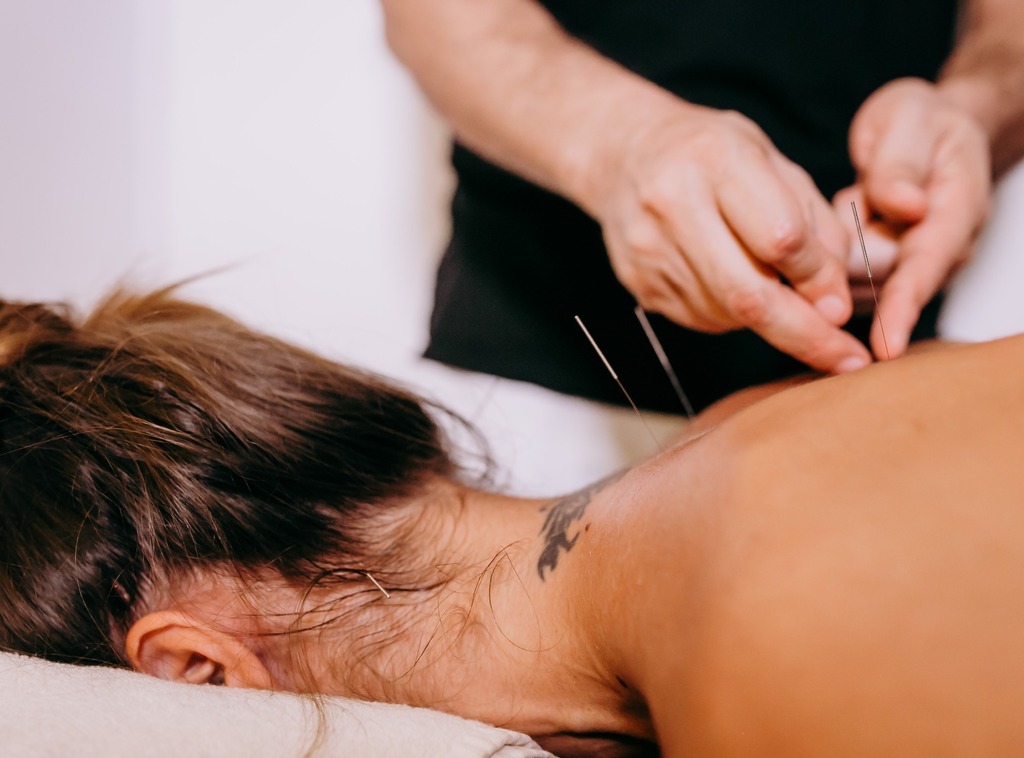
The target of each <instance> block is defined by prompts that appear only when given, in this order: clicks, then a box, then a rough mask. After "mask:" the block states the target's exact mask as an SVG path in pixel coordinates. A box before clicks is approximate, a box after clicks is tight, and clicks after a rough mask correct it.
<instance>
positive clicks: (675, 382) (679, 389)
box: [633, 305, 697, 419]
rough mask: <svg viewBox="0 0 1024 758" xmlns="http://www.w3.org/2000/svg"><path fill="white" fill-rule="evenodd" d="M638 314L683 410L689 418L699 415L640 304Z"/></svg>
mask: <svg viewBox="0 0 1024 758" xmlns="http://www.w3.org/2000/svg"><path fill="white" fill-rule="evenodd" d="M633 312H634V313H635V314H636V318H637V320H638V321H639V322H640V326H642V327H643V329H644V334H646V335H647V341H648V342H650V343H651V347H652V348H654V352H655V354H656V355H657V356H658V362H659V363H661V367H662V369H664V371H665V374H666V375H667V376H668V380H669V381H670V382H671V383H672V389H673V390H675V393H676V397H678V398H679V402H680V403H682V404H683V410H684V411H686V416H687V417H688V418H691V419H692V418H693V417H694V416H695V415H697V414H696V413H695V412H694V410H693V406H692V405H690V399H689V398H688V397H686V393H685V392H683V385H682V384H680V383H679V377H678V376H676V372H675V371H674V370H673V369H672V364H671V363H670V362H669V359H668V355H667V354H666V353H665V348H663V347H662V346H661V340H659V339H658V335H657V334H655V333H654V327H652V326H651V322H650V321H648V320H647V314H646V313H644V309H643V308H641V307H640V306H639V305H637V306H636V308H634V309H633Z"/></svg>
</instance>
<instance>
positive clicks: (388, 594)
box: [363, 571, 391, 598]
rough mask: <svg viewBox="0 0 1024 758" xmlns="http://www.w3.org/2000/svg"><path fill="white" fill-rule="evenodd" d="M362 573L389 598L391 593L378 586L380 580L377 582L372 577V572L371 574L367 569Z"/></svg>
mask: <svg viewBox="0 0 1024 758" xmlns="http://www.w3.org/2000/svg"><path fill="white" fill-rule="evenodd" d="M363 573H364V574H365V575H366V578H367V579H369V580H370V581H371V582H373V584H374V586H375V587H376V588H377V589H379V590H380V591H381V592H383V593H384V597H386V598H390V597H391V593H390V592H388V591H387V590H386V589H384V588H383V587H381V586H380V582H378V581H377V580H376V579H374V578H373V574H371V573H370V572H369V571H364V572H363Z"/></svg>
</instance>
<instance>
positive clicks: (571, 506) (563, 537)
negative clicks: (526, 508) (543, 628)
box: [537, 471, 626, 581]
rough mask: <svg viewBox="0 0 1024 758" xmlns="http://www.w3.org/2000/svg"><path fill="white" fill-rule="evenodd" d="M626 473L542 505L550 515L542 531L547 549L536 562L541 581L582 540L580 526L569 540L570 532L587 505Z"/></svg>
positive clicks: (614, 475)
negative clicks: (563, 554) (564, 554)
mask: <svg viewBox="0 0 1024 758" xmlns="http://www.w3.org/2000/svg"><path fill="white" fill-rule="evenodd" d="M625 473H626V472H625V471H623V472H620V473H618V474H613V475H612V476H609V477H608V478H606V479H602V480H601V481H599V482H595V483H594V484H591V485H590V486H589V487H586V488H584V489H582V490H580V491H579V492H575V493H573V494H572V495H569V496H568V497H565V498H562V499H561V500H556V501H555V502H553V503H549V504H547V505H545V506H543V507H542V508H541V509H540V510H541V513H547V515H546V516H545V517H544V525H543V526H542V527H541V529H540V533H541V535H542V536H543V537H544V549H543V550H542V551H541V554H540V558H539V559H538V560H537V573H538V574H539V575H540V578H541V581H544V579H545V578H546V576H545V573H546V572H551V571H554V570H555V569H556V568H558V558H559V556H560V555H561V554H562V553H563V552H564V553H568V552H569V551H570V550H572V549H573V547H574V546H575V545H576V540H578V539H579V538H580V530H579V528H578V527H577V529H576V530H575V532H574V534H573V535H572V537H571V538H570V537H569V530H570V529H571V528H572V527H573V526H574V525H575V524H576V522H577V521H579V520H580V519H581V518H583V514H584V512H585V511H586V510H587V506H588V505H590V501H591V499H593V497H594V495H596V494H597V493H598V492H600V491H601V490H603V489H604V488H605V487H607V486H608V485H609V484H611V483H612V482H614V481H615V480H617V479H619V478H620V477H622V476H623V474H625Z"/></svg>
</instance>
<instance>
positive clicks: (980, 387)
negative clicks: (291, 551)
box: [128, 337, 1024, 756]
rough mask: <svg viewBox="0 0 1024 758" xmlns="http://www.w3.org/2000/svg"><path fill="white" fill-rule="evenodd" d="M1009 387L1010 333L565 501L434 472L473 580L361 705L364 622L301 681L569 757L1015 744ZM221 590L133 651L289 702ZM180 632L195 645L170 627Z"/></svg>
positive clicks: (402, 643)
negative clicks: (359, 652) (495, 491)
mask: <svg viewBox="0 0 1024 758" xmlns="http://www.w3.org/2000/svg"><path fill="white" fill-rule="evenodd" d="M1022 372H1024V337H1018V338H1012V339H1008V340H1002V341H999V342H994V343H988V344H984V345H977V346H963V347H955V348H950V349H948V350H944V351H933V352H928V353H925V354H922V355H916V356H911V357H908V358H905V359H903V360H900V361H895V362H891V363H884V364H877V365H876V366H873V367H871V368H870V369H867V370H865V371H863V372H858V373H856V374H852V375H848V376H842V377H834V378H831V379H826V380H822V381H817V382H812V383H808V384H804V385H800V386H796V387H792V388H789V389H787V390H785V391H782V392H779V393H777V394H775V395H772V396H770V397H768V398H765V399H757V401H756V402H752V403H751V404H749V405H748V406H747V407H745V408H742V409H733V410H738V412H736V413H735V414H734V415H731V416H728V414H727V413H724V412H723V413H722V414H721V417H720V418H718V419H713V420H712V422H711V423H708V425H707V427H706V428H705V429H704V430H703V431H702V433H700V434H698V435H696V436H695V437H694V438H693V439H691V440H689V441H688V442H685V443H683V444H681V445H679V446H677V447H675V448H674V449H672V450H670V451H668V452H666V453H664V454H662V455H660V456H658V457H656V458H654V459H652V460H651V461H649V462H648V463H646V464H644V465H642V466H640V467H638V468H636V469H633V470H632V471H630V472H628V473H626V474H624V475H622V476H621V477H619V478H617V479H613V480H610V481H608V482H606V483H603V484H599V485H596V486H595V487H593V488H592V489H590V490H588V491H585V492H582V493H576V494H575V495H572V496H569V497H567V498H563V499H560V500H557V501H523V500H520V499H517V498H510V497H505V496H499V495H490V494H485V493H476V492H471V491H466V490H464V489H461V488H458V487H457V486H455V485H451V484H444V483H439V484H438V487H439V488H441V490H439V491H438V492H440V493H442V494H443V493H445V492H447V493H448V494H447V495H444V496H443V497H442V498H441V500H443V501H444V502H446V503H447V504H448V505H447V506H445V507H448V508H450V509H451V511H450V513H451V514H453V515H454V516H455V518H454V520H453V522H452V523H454V524H455V527H454V531H453V532H452V535H451V539H450V540H448V541H447V542H446V547H445V548H444V556H442V558H443V560H444V562H445V563H444V565H449V561H456V562H458V561H461V562H462V564H461V565H463V566H464V567H468V568H467V569H466V570H465V571H462V572H459V573H458V574H457V575H456V576H455V578H453V580H452V583H451V585H450V586H449V588H448V589H447V591H446V592H445V593H443V594H442V595H439V596H437V597H435V598H433V599H431V600H430V602H429V603H426V604H424V606H423V607H422V608H420V609H418V610H417V611H416V613H417V614H419V615H418V616H417V620H416V621H415V623H413V624H412V625H411V626H410V632H409V635H408V636H405V637H403V638H401V639H400V640H399V642H398V643H397V644H396V645H394V646H392V647H391V648H385V649H384V650H382V652H381V655H380V657H379V658H378V659H376V661H377V663H376V664H375V666H376V670H377V671H378V672H380V671H382V670H384V671H388V669H387V666H388V665H393V668H392V669H390V676H389V678H388V681H387V683H386V686H385V685H383V684H380V683H378V685H377V689H376V691H370V692H359V691H354V690H353V688H352V686H351V683H352V682H353V681H354V680H356V679H359V677H354V676H353V674H352V671H353V668H352V667H353V665H355V664H353V662H352V661H349V660H345V656H344V654H343V653H342V652H341V651H344V650H345V649H346V639H347V638H346V636H345V635H346V634H352V633H354V632H353V631H351V630H346V629H338V630H337V631H336V632H334V633H332V634H333V636H329V637H317V638H315V640H318V641H319V643H315V642H308V643H304V645H305V646H304V647H303V651H304V654H305V655H306V656H307V660H308V663H309V665H310V668H311V670H312V671H313V672H314V674H315V678H316V688H317V689H319V690H320V691H323V692H329V693H330V692H333V693H339V694H360V695H363V696H366V695H370V696H375V697H379V698H380V699H394V700H398V701H400V702H410V703H415V704H420V705H430V706H433V707H437V708H440V709H443V710H448V711H452V712H455V713H459V714H462V715H466V716H471V717H474V718H479V719H483V720H485V721H489V722H491V723H496V724H500V725H503V726H509V727H512V728H516V729H520V730H523V731H526V732H528V733H530V734H533V735H535V736H536V737H538V738H539V739H540V740H541V741H542V742H543V743H545V744H547V745H548V746H550V747H552V748H553V749H557V750H558V751H559V752H561V753H562V754H566V755H570V754H573V753H574V752H578V753H579V754H588V755H594V754H607V755H619V754H631V753H632V752H638V753H641V754H642V750H643V749H644V746H645V745H646V746H647V747H650V746H651V745H652V744H653V743H654V742H655V741H656V742H657V744H658V745H659V746H660V748H661V750H662V753H663V755H665V756H683V755H766V754H773V755H774V754H778V755H830V756H835V755H840V756H841V755H850V756H861V755H890V754H891V755H962V754H979V753H980V754H985V755H998V754H1017V753H1019V752H1020V749H1021V746H1022V745H1024V725H1022V722H1021V720H1020V719H1019V714H1020V710H1021V707H1022V705H1024V684H1022V682H1024V645H1021V642H1020V641H1021V640H1022V639H1024V570H1022V569H1024V508H1022V507H1021V502H1022V496H1024V466H1022V465H1021V463H1020V450H1021V449H1022V443H1024V421H1021V419H1024V391H1022V390H1021V386H1020V376H1021V375H1022ZM739 404H740V405H742V403H739ZM726 416H728V417H726ZM438 492H434V493H433V495H432V502H433V504H434V506H435V507H436V506H437V504H438V503H439V502H440V500H438ZM411 507H414V506H411ZM435 547H436V542H435V541H434V540H431V546H429V547H428V546H425V552H427V551H429V550H432V549H435ZM435 560H438V559H437V558H436V557H435ZM236 589H237V588H236ZM227 596H228V597H229V596H230V593H229V594H228V595H227ZM225 597H226V596H225V595H224V594H223V593H222V594H220V595H218V594H217V593H216V592H215V591H212V590H211V598H212V599H210V600H209V601H208V602H207V601H206V600H204V599H203V597H202V596H201V593H194V592H193V593H191V594H190V598H191V600H190V602H191V605H190V606H189V607H187V608H185V609H184V615H182V614H183V609H182V608H181V607H178V608H169V609H168V608H153V609H152V611H151V612H150V613H149V614H148V615H146V616H145V617H144V618H143V619H140V621H139V622H138V623H137V624H136V627H135V628H134V629H133V630H132V633H131V634H130V635H129V640H128V649H129V654H130V656H131V658H132V660H133V662H135V663H136V665H137V667H139V668H141V669H143V670H148V671H150V672H151V673H156V674H158V675H160V676H164V677H166V678H179V679H186V680H190V681H196V680H201V681H210V680H213V681H221V682H226V683H228V684H236V685H239V686H260V687H270V688H280V689H303V688H304V686H303V683H302V682H303V680H302V676H301V674H300V672H298V671H297V670H295V669H292V668H289V666H288V665H287V661H288V660H289V658H288V657H287V656H286V654H285V653H284V652H282V651H281V649H280V648H279V647H273V646H270V647H267V646H263V647H260V643H257V642H254V640H253V637H252V629H251V625H252V623H253V619H252V616H251V614H245V613H239V614H238V616H239V619H240V620H239V621H238V624H237V627H238V628H237V629H235V630H234V633H235V636H233V637H232V635H231V632H232V629H231V621H230V619H231V618H232V614H231V613H229V612H228V611H227V610H226V609H227V608H228V603H227V601H226V600H225ZM280 597H281V596H280V595H279V596H278V599H279V600H280ZM387 602H388V600H387V599H385V598H383V596H382V597H381V598H380V599H379V600H376V601H374V603H376V604H379V609H384V610H386V609H387V605H386V604H387ZM375 607H378V606H375ZM278 609H279V606H275V607H274V610H278ZM456 610H458V611H459V612H460V613H461V614H462V615H461V616H459V619H460V621H459V624H458V625H456V626H452V627H450V628H446V627H445V626H444V622H445V619H448V620H451V618H452V613H453V612H454V611H456ZM162 614H163V615H162ZM166 614H171V615H166ZM381 618H387V616H386V615H385V616H382V617H381ZM183 619H191V621H190V622H188V623H185V622H183ZM172 622H173V624H178V625H182V624H184V626H185V627H187V628H188V634H187V635H184V636H183V637H182V639H179V640H177V641H174V640H171V641H168V638H167V637H166V636H163V637H161V635H164V634H165V632H166V631H167V628H168V626H170V625H172ZM446 629H447V631H445V630H446ZM456 629H457V630H458V631H457V632H454V633H452V632H453V630H456ZM439 630H440V632H443V633H439ZM358 632H359V634H364V633H365V630H358ZM445 633H452V634H451V635H450V636H445ZM225 638H226V639H227V642H225ZM209 639H214V640H217V641H218V644H219V645H221V646H222V647H220V648H218V647H217V646H216V645H213V644H211V643H209V642H203V640H209ZM275 639H277V640H280V639H281V638H275ZM325 639H326V640H328V641H329V643H330V644H324V641H325ZM160 640H162V647H161V646H160V645H155V644H151V643H154V641H160ZM197 640H199V642H197ZM232 641H233V642H234V643H235V644H236V645H237V647H236V648H234V649H233V650H234V652H228V653H225V651H224V648H223V646H224V645H227V646H228V647H230V645H231V644H233V643H232ZM275 644H279V643H275ZM317 644H319V645H320V647H319V648H317ZM175 645H177V647H175ZM410 660H412V661H416V660H418V661H420V664H419V665H418V666H412V667H410V666H409V665H408V663H409V661H410ZM360 665H361V664H360ZM346 667H348V668H346ZM382 667H383V668H382ZM196 672H199V673H198V674H197V673H196ZM403 672H405V673H403ZM409 672H411V673H409ZM204 676H205V677H206V678H203V677H204ZM364 686H366V687H371V688H372V687H373V686H374V685H373V684H372V683H371V682H369V681H368V680H367V681H366V682H365V683H364ZM599 751H606V752H604V753H601V752H599ZM614 751H619V752H614Z"/></svg>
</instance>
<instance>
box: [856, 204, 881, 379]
mask: <svg viewBox="0 0 1024 758" xmlns="http://www.w3.org/2000/svg"><path fill="white" fill-rule="evenodd" d="M850 207H851V208H853V221H854V223H855V224H856V225H857V238H858V239H859V240H860V251H861V253H863V254H864V268H865V269H866V270H867V272H868V284H870V285H871V297H873V298H874V299H875V314H876V316H877V317H878V329H879V331H881V332H882V345H883V347H885V359H886V360H889V341H888V340H887V339H886V338H885V327H884V326H882V316H881V314H880V313H879V312H878V293H877V292H875V279H874V277H872V276H871V262H870V261H869V260H868V247H867V245H865V244H864V230H863V229H861V227H860V216H859V215H858V214H857V204H856V203H854V202H851V203H850Z"/></svg>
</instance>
